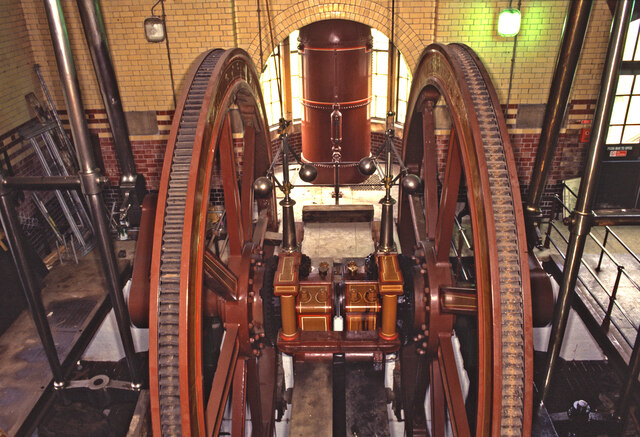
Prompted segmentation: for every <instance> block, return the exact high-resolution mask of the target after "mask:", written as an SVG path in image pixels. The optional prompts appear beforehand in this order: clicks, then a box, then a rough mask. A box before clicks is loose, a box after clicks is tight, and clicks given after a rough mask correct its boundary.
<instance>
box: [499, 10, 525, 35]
mask: <svg viewBox="0 0 640 437" xmlns="http://www.w3.org/2000/svg"><path fill="white" fill-rule="evenodd" d="M521 18H522V17H521V16H520V11H519V10H518V9H516V8H507V9H504V10H503V11H502V12H500V16H499V17H498V35H500V36H516V35H517V34H518V32H520V21H521Z"/></svg>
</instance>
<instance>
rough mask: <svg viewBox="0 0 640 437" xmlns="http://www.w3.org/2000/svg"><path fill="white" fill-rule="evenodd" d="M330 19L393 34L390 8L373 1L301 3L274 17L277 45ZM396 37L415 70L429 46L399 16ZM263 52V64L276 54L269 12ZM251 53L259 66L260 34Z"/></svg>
mask: <svg viewBox="0 0 640 437" xmlns="http://www.w3.org/2000/svg"><path fill="white" fill-rule="evenodd" d="M272 13H273V11H272ZM330 19H342V20H351V21H357V22H359V23H363V24H366V25H367V26H371V27H373V28H375V29H377V30H379V31H380V32H382V33H384V34H385V35H386V36H387V37H390V35H391V7H390V6H389V7H386V6H382V5H380V4H378V3H375V2H373V1H370V0H367V1H362V0H341V1H338V2H336V1H334V2H326V3H322V4H317V3H311V2H309V1H299V2H297V3H294V4H293V5H291V6H288V7H287V8H286V9H285V10H283V11H280V12H278V13H275V14H274V15H273V17H272V24H273V40H274V43H275V44H278V43H279V42H280V41H282V40H283V39H284V38H285V37H286V36H287V35H289V34H290V33H291V32H293V31H294V30H297V29H300V28H301V27H304V26H306V25H307V24H311V23H314V22H316V21H322V20H330ZM395 34H396V35H395V39H394V42H395V45H396V47H397V48H398V49H399V50H400V52H401V53H402V55H403V56H404V58H405V60H406V61H407V65H408V66H409V69H410V70H413V68H414V67H415V65H416V63H417V62H418V59H419V57H420V54H421V53H422V50H423V49H424V47H425V46H426V45H427V43H423V42H422V41H421V40H420V37H419V36H418V34H417V33H416V32H415V31H414V30H413V29H412V28H411V26H410V25H409V24H407V22H406V21H404V20H403V19H402V17H399V16H398V15H397V14H396V19H395ZM262 50H263V53H264V59H263V62H266V60H267V58H268V57H269V55H270V54H271V53H272V52H273V47H272V45H271V35H270V32H269V25H268V22H267V18H266V12H265V13H264V15H263V19H262ZM247 52H248V53H249V55H250V56H251V58H252V59H253V61H254V62H255V63H256V65H257V66H259V65H260V39H259V35H258V34H256V36H255V37H254V39H253V40H252V41H251V43H250V44H249V46H248V47H247ZM258 68H260V67H258Z"/></svg>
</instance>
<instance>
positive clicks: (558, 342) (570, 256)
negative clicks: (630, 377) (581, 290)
mask: <svg viewBox="0 0 640 437" xmlns="http://www.w3.org/2000/svg"><path fill="white" fill-rule="evenodd" d="M634 3H635V0H620V1H619V2H618V5H617V7H616V11H615V14H614V17H613V24H612V26H611V36H610V37H609V46H608V48H607V59H606V62H605V68H604V71H603V73H602V80H601V82H600V94H599V96H598V103H597V105H596V113H595V116H594V118H593V128H592V131H591V141H590V143H589V152H588V155H587V160H586V164H585V170H584V174H583V176H582V180H581V181H580V190H579V191H578V200H577V203H576V207H575V209H574V211H573V214H572V224H571V234H570V235H569V246H568V249H567V256H566V258H565V263H564V269H563V277H562V284H561V286H560V294H559V296H558V302H557V304H556V307H555V311H554V315H553V325H552V327H551V336H550V338H549V347H548V350H547V363H546V364H547V365H546V369H545V373H544V379H543V388H542V398H541V400H542V402H544V400H545V399H546V398H547V396H548V394H549V388H550V385H551V377H552V375H553V371H554V369H555V365H556V362H557V360H558V356H559V355H560V349H561V348H562V340H563V338H564V332H565V330H566V328H567V320H568V318H569V311H570V309H571V302H572V300H573V291H574V288H575V285H576V280H577V278H578V271H579V269H580V260H581V258H582V253H583V251H584V245H585V242H586V239H587V236H588V235H589V231H590V229H591V221H592V218H593V217H592V214H591V207H592V204H593V198H594V195H595V188H596V182H597V181H596V175H597V173H598V169H599V164H600V155H601V154H602V153H601V152H602V151H603V150H604V146H605V135H606V133H607V127H608V123H609V118H610V116H611V109H612V107H613V100H614V97H615V89H616V85H617V82H618V68H619V67H620V62H621V60H622V51H623V48H624V39H625V36H626V34H627V29H628V28H629V18H630V17H631V12H632V10H633V5H634Z"/></svg>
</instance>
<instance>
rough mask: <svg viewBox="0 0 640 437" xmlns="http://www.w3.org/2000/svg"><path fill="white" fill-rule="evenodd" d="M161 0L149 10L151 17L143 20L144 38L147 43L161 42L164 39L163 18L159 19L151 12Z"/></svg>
mask: <svg viewBox="0 0 640 437" xmlns="http://www.w3.org/2000/svg"><path fill="white" fill-rule="evenodd" d="M160 2H162V0H158V1H157V2H156V3H155V4H154V5H153V7H152V8H151V16H150V17H149V18H147V19H145V20H144V36H145V37H146V38H147V41H149V42H162V41H164V38H165V36H166V35H165V31H164V16H162V17H159V16H157V15H155V14H154V13H153V10H154V9H155V7H156V6H158V3H160Z"/></svg>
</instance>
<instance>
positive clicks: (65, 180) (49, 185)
mask: <svg viewBox="0 0 640 437" xmlns="http://www.w3.org/2000/svg"><path fill="white" fill-rule="evenodd" d="M2 183H3V184H4V186H5V187H7V188H16V189H19V190H43V191H46V190H77V189H79V188H80V177H78V176H6V177H4V178H3V180H2Z"/></svg>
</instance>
